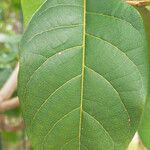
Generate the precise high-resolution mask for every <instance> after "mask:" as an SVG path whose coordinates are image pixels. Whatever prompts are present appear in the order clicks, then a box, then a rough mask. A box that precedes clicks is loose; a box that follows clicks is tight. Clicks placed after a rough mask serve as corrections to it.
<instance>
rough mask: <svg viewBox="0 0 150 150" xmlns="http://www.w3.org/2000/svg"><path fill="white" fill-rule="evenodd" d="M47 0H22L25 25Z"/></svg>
mask: <svg viewBox="0 0 150 150" xmlns="http://www.w3.org/2000/svg"><path fill="white" fill-rule="evenodd" d="M44 1H45V0H21V4H22V9H23V15H24V23H25V26H27V24H28V23H29V21H30V19H31V17H32V16H33V14H34V13H35V12H36V10H37V9H38V8H39V7H40V6H41V5H42V3H43V2H44Z"/></svg>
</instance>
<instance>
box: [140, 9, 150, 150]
mask: <svg viewBox="0 0 150 150" xmlns="http://www.w3.org/2000/svg"><path fill="white" fill-rule="evenodd" d="M138 10H139V12H140V13H141V15H142V17H143V20H144V25H145V30H146V35H147V41H148V47H149V61H150V7H146V8H144V7H141V8H138ZM139 135H140V138H141V139H142V142H143V143H144V145H145V146H146V147H147V148H148V149H150V95H149V96H148V99H147V102H146V104H145V108H144V112H143V115H142V119H141V124H140V128H139Z"/></svg>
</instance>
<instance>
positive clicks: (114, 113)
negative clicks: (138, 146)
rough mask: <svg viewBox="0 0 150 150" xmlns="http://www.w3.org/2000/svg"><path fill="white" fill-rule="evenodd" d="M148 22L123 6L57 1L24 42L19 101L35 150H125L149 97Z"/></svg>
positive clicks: (106, 1) (112, 1)
mask: <svg viewBox="0 0 150 150" xmlns="http://www.w3.org/2000/svg"><path fill="white" fill-rule="evenodd" d="M146 56H147V51H146V42H145V34H144V29H143V23H142V19H141V17H140V15H139V13H138V12H137V11H136V10H135V9H134V8H133V7H131V6H129V5H127V4H126V3H124V2H123V1H120V0H97V1H96V0H57V1H56V0H51V1H46V2H45V3H44V4H43V5H42V7H41V8H40V9H39V10H38V11H37V12H36V14H35V15H34V17H33V18H32V20H31V21H30V23H29V26H28V28H27V30H26V32H25V34H24V36H23V38H22V42H21V56H20V73H19V97H20V100H21V105H22V110H23V116H24V119H25V123H26V126H27V133H28V136H29V138H30V141H31V142H32V145H33V147H34V149H35V150H41V149H42V150H60V149H61V150H78V149H79V150H86V149H89V150H114V149H115V150H125V149H126V148H127V146H128V144H129V142H130V140H131V139H132V137H133V135H134V134H135V132H136V130H137V127H138V125H139V120H140V117H141V113H142V109H143V104H144V101H145V99H146V94H147V86H148V85H147V80H148V71H147V70H148V69H147V67H148V60H147V58H146Z"/></svg>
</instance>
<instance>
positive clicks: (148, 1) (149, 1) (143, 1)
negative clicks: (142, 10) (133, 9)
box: [126, 0, 150, 7]
mask: <svg viewBox="0 0 150 150" xmlns="http://www.w3.org/2000/svg"><path fill="white" fill-rule="evenodd" d="M126 2H127V3H128V4H130V5H132V6H138V7H142V6H149V5H150V0H140V1H135V0H133V1H126Z"/></svg>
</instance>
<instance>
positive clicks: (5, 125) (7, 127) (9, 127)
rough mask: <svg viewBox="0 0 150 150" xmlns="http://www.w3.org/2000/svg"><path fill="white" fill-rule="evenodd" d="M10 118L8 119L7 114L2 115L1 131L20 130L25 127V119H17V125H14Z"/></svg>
mask: <svg viewBox="0 0 150 150" xmlns="http://www.w3.org/2000/svg"><path fill="white" fill-rule="evenodd" d="M8 120H10V119H9V118H8V119H7V118H6V117H5V116H3V115H1V116H0V131H7V132H16V131H20V130H22V129H23V128H24V123H23V121H22V120H21V121H17V122H18V123H17V125H13V123H11V122H10V121H8Z"/></svg>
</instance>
